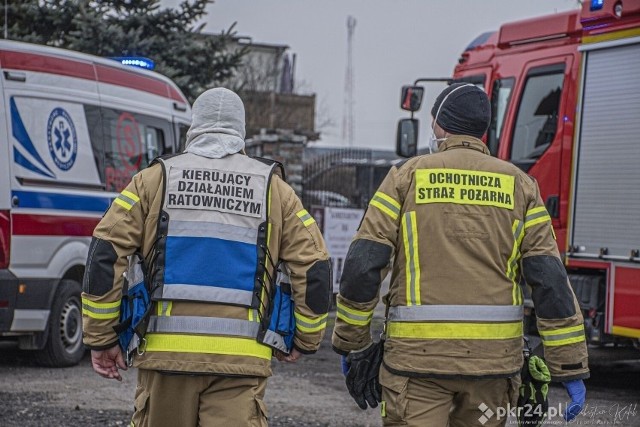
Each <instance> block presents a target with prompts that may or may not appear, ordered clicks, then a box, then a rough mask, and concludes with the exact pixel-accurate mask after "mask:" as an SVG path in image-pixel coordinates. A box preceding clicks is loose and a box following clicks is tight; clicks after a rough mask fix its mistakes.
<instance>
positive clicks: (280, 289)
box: [258, 264, 296, 354]
mask: <svg viewBox="0 0 640 427" xmlns="http://www.w3.org/2000/svg"><path fill="white" fill-rule="evenodd" d="M272 295H273V296H272V299H271V314H270V317H269V326H268V328H267V329H266V330H264V331H262V332H261V333H260V335H259V336H258V342H261V343H262V344H265V345H268V346H269V347H272V348H274V349H276V350H279V351H281V352H283V353H285V354H289V353H290V352H291V349H292V348H293V337H294V336H295V332H296V319H295V316H294V302H293V298H292V294H291V279H290V277H289V272H288V270H287V267H286V266H285V265H284V264H280V266H279V267H278V276H277V278H276V283H275V286H274V289H273V292H272Z"/></svg>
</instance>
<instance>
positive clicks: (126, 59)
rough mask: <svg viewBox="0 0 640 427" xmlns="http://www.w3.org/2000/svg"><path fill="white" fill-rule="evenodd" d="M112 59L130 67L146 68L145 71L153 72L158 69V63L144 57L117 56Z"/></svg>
mask: <svg viewBox="0 0 640 427" xmlns="http://www.w3.org/2000/svg"><path fill="white" fill-rule="evenodd" d="M111 59H113V60H115V61H118V62H120V63H121V64H123V65H130V66H132V67H138V68H144V69H145V70H153V69H154V68H155V67H156V63H155V62H153V60H151V59H149V58H145V57H144V56H115V57H112V58H111Z"/></svg>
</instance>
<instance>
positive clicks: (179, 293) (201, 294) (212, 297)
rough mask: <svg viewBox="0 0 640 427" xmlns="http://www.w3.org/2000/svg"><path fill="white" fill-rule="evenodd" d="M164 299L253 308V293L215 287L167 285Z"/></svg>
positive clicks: (163, 295) (163, 288) (163, 290)
mask: <svg viewBox="0 0 640 427" xmlns="http://www.w3.org/2000/svg"><path fill="white" fill-rule="evenodd" d="M162 299H170V300H174V301H198V302H219V303H224V304H237V305H242V306H245V307H251V302H252V301H253V292H251V291H241V290H238V289H227V288H218V287H215V286H202V285H182V284H167V283H165V284H164V286H163V287H162Z"/></svg>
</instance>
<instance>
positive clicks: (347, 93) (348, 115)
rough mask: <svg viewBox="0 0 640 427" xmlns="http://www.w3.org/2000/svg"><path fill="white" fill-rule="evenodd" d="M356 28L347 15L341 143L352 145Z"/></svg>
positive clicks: (354, 119) (353, 138) (353, 19)
mask: <svg viewBox="0 0 640 427" xmlns="http://www.w3.org/2000/svg"><path fill="white" fill-rule="evenodd" d="M355 29H356V18H354V17H353V16H348V17H347V68H346V72H345V77H344V113H343V116H342V143H343V145H346V146H349V147H352V146H353V143H354V140H355V125H356V123H355V122H356V118H355V115H354V112H353V109H354V108H353V107H354V105H355V99H354V96H353V94H354V89H355V81H354V79H353V34H354V32H355Z"/></svg>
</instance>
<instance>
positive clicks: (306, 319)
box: [82, 154, 331, 376]
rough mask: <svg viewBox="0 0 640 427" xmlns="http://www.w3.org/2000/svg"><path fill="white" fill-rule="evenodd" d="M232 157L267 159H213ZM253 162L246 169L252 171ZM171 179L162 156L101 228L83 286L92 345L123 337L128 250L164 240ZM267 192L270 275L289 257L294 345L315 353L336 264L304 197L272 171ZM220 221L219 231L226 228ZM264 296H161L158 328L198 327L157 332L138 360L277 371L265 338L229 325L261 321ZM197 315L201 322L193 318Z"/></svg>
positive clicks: (170, 367)
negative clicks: (240, 300) (227, 299)
mask: <svg viewBox="0 0 640 427" xmlns="http://www.w3.org/2000/svg"><path fill="white" fill-rule="evenodd" d="M183 156H194V155H193V154H184V155H183ZM238 156H240V158H238ZM227 159H229V160H230V161H237V162H239V163H240V164H242V165H245V166H246V164H248V166H249V167H250V166H251V162H256V166H257V165H259V164H260V163H258V161H257V160H251V159H248V158H247V157H246V156H244V155H241V154H233V155H230V156H228V157H225V158H223V159H221V160H219V159H215V160H212V163H215V162H221V161H222V162H224V161H226V160H227ZM233 159H236V160H233ZM215 164H218V163H215ZM250 170H251V169H247V170H246V172H247V173H250ZM163 181H164V178H163V172H162V167H161V165H160V164H155V165H152V166H150V167H149V168H147V169H145V170H143V171H141V172H140V173H138V174H136V175H135V176H134V177H133V179H132V181H131V182H130V183H129V185H128V186H127V187H126V189H125V190H123V191H122V193H121V194H120V195H119V196H118V197H117V198H116V199H115V200H114V203H112V205H111V206H110V208H109V209H108V211H107V212H106V213H105V215H104V217H103V218H102V220H101V221H100V223H99V224H98V226H97V227H96V229H95V231H94V234H93V236H94V237H93V241H92V244H91V248H90V252H89V256H88V260H87V266H86V271H85V277H84V281H83V293H82V303H83V333H84V343H85V344H86V345H87V346H88V347H89V348H92V349H105V348H110V347H112V346H113V345H116V342H117V336H116V333H115V332H114V330H113V327H114V326H115V325H116V324H117V323H118V318H119V304H120V298H121V296H122V287H123V283H124V277H123V273H124V272H125V270H126V268H127V256H129V255H131V254H132V253H134V252H135V251H136V250H141V252H142V254H143V255H144V256H145V257H146V256H147V255H148V254H149V252H150V251H151V248H152V247H153V246H154V243H155V242H156V240H157V237H158V236H157V230H158V221H159V216H160V215H161V207H162V203H163V189H164V185H163V184H164V182H163ZM267 197H268V199H269V203H268V207H269V212H268V214H267V224H268V225H267V227H266V228H267V230H268V231H267V233H268V240H267V241H268V244H267V246H268V249H269V250H268V253H269V255H270V257H267V258H266V261H265V264H266V277H267V278H275V277H276V270H275V267H276V266H274V265H273V264H274V263H276V264H277V263H278V262H279V261H282V262H284V263H286V266H287V268H288V272H289V273H290V280H291V290H292V294H293V299H294V302H295V313H294V315H295V318H296V323H297V326H296V331H295V338H294V347H295V348H297V349H298V350H299V351H301V352H303V353H313V352H315V351H316V350H317V349H318V347H319V345H320V341H321V340H322V337H323V335H324V331H325V327H326V322H327V312H328V309H329V305H330V296H331V279H330V266H329V261H328V254H327V251H326V247H325V244H324V240H323V238H322V235H321V234H320V230H319V228H318V226H317V224H316V223H315V221H314V220H313V218H312V217H311V216H310V215H309V214H308V213H307V211H306V210H304V208H303V207H302V204H301V202H300V199H299V198H298V197H297V196H296V195H295V193H294V192H293V190H292V189H291V187H290V186H289V185H287V184H286V183H285V182H284V181H283V180H282V179H281V178H280V177H279V176H277V175H273V176H272V178H271V180H270V184H269V188H268V193H267ZM219 227H220V226H219V225H218V231H215V230H214V231H215V233H214V234H216V233H217V234H220V233H221V232H224V230H220V228H219ZM236 228H237V227H236ZM212 233H213V231H212ZM227 262H229V263H234V262H235V260H234V259H232V258H230V259H228V260H227ZM257 275H258V273H257ZM260 298H261V302H260V308H259V310H258V312H257V311H256V310H255V309H251V308H247V307H246V306H245V307H243V306H239V305H232V304H221V303H211V302H196V301H186V300H183V299H177V300H171V299H170V298H163V300H161V301H157V302H154V303H153V306H152V315H153V320H154V322H153V324H154V325H155V326H156V327H157V329H158V330H162V327H160V326H162V325H165V326H166V325H168V324H171V325H174V326H172V327H175V325H183V326H184V327H189V326H188V325H196V329H195V330H193V331H192V332H190V333H187V332H185V331H180V333H178V334H175V333H174V334H170V333H154V334H151V335H150V336H149V338H150V341H149V343H148V347H147V348H146V349H145V353H144V354H143V355H141V356H136V357H135V359H134V366H136V367H139V368H143V369H155V370H164V371H176V372H189V373H215V374H228V375H248V376H269V375H271V368H270V359H271V356H272V351H271V349H270V347H267V346H265V345H262V344H259V343H258V342H256V340H255V338H250V337H248V336H241V335H240V334H239V335H238V336H234V335H233V334H230V333H229V330H228V328H227V325H238V324H240V323H242V324H243V325H244V324H246V323H247V321H248V322H258V321H259V317H261V316H264V314H265V313H266V312H267V311H268V310H269V298H268V296H266V295H265V294H264V293H263V294H262V295H261V296H260ZM194 319H197V322H193V320H194ZM171 322H173V323H171ZM212 322H213V323H216V325H214V328H212V329H210V330H206V328H204V327H203V325H209V324H212ZM198 325H199V326H198ZM198 328H199V329H198ZM225 329H226V330H225ZM166 330H167V328H166V327H165V332H166ZM216 330H217V331H218V332H216ZM152 335H153V336H152ZM151 338H152V339H151Z"/></svg>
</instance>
